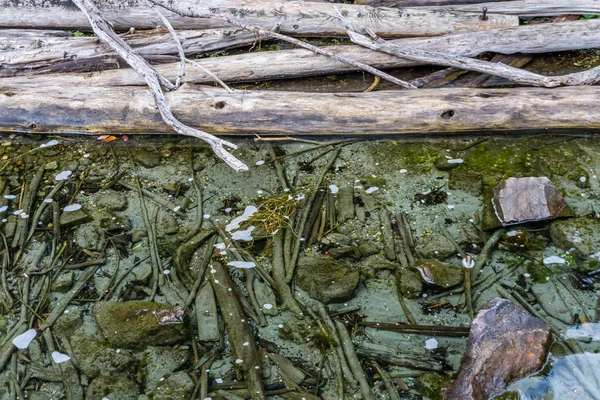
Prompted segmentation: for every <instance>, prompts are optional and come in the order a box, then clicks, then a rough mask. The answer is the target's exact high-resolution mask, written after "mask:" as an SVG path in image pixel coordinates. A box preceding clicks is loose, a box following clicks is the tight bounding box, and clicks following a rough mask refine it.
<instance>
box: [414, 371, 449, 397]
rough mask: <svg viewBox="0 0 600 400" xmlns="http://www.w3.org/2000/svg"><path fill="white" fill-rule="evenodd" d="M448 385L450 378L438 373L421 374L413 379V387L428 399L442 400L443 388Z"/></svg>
mask: <svg viewBox="0 0 600 400" xmlns="http://www.w3.org/2000/svg"><path fill="white" fill-rule="evenodd" d="M448 386H450V379H448V378H446V377H444V376H442V375H439V374H433V373H429V374H423V375H421V376H419V377H418V378H417V379H416V380H415V389H416V390H417V391H418V392H419V393H420V394H421V395H422V396H423V397H424V398H427V399H430V400H444V388H445V387H448Z"/></svg>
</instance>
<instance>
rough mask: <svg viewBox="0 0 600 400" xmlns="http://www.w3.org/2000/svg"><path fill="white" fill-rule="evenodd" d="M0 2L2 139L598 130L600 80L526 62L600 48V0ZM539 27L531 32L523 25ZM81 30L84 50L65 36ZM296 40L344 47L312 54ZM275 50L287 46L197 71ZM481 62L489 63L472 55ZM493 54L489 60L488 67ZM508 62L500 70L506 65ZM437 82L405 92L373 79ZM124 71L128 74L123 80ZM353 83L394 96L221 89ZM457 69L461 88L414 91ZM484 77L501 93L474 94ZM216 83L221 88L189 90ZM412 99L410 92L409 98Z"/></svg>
mask: <svg viewBox="0 0 600 400" xmlns="http://www.w3.org/2000/svg"><path fill="white" fill-rule="evenodd" d="M356 3H360V4H337V3H330V2H325V1H321V0H319V1H285V0H279V1H275V0H256V1H244V0H202V1H194V0H126V1H114V0H0V28H1V29H0V49H1V51H0V130H1V131H5V132H6V131H13V132H15V131H21V132H38V133H44V132H52V133H103V134H105V133H111V134H116V133H136V132H138V133H168V132H173V131H175V132H178V133H180V134H184V135H190V136H195V137H199V138H201V139H203V140H205V141H206V142H207V143H208V144H209V145H210V146H211V147H212V148H213V150H214V151H215V152H216V154H217V155H218V156H220V157H221V158H223V159H224V160H225V161H226V162H227V163H228V164H229V165H231V166H232V167H233V168H235V169H237V170H244V169H246V166H245V165H244V164H243V163H242V162H240V161H239V160H237V159H236V158H235V157H234V156H233V155H231V154H230V153H229V152H228V151H227V149H231V148H235V145H234V144H232V143H229V142H227V141H224V140H221V139H218V138H216V137H214V136H212V135H211V134H209V133H207V132H210V133H213V134H255V133H258V134H274V135H281V134H283V135H296V134H310V135H318V134H371V133H373V134H375V133H382V134H405V133H451V132H481V131H513V130H540V129H547V128H559V129H597V128H600V114H599V113H598V112H597V110H598V106H599V105H600V104H599V103H600V100H598V99H599V98H600V96H599V95H600V89H599V88H597V87H593V86H590V85H593V84H594V83H596V82H597V81H598V80H600V67H596V68H592V69H589V70H586V71H582V72H577V73H571V74H568V75H563V76H543V75H539V74H536V73H532V72H529V71H527V70H525V69H522V68H521V67H522V66H523V65H524V64H525V63H527V62H528V61H529V60H531V56H530V55H533V54H539V53H549V52H558V51H568V50H580V49H592V48H598V47H600V20H599V19H593V18H592V19H587V20H579V16H581V15H584V14H600V0H547V1H539V0H513V1H496V2H488V3H481V2H480V1H478V0H357V1H356ZM536 17H547V18H546V19H547V21H544V23H539V24H524V23H523V18H527V19H529V18H536ZM75 30H83V31H93V32H94V34H95V36H89V35H87V36H81V35H74V34H73V31H75ZM297 37H300V38H305V37H349V38H350V40H351V41H352V42H353V43H354V45H350V44H345V45H336V46H322V47H317V46H314V45H312V44H310V40H309V41H306V40H300V39H297ZM262 40H278V41H286V42H290V43H292V44H293V45H295V46H296V47H297V48H295V49H289V50H279V51H263V52H249V53H242V54H238V55H231V56H221V57H210V58H201V59H198V58H194V59H192V56H194V55H197V54H203V53H207V52H215V51H221V50H225V49H229V48H232V47H243V46H252V45H253V44H256V42H257V41H262ZM483 54H486V55H488V57H482V55H483ZM490 54H492V55H493V54H495V55H493V57H492V56H489V55H490ZM511 55H512V56H511ZM415 65H437V66H443V67H445V69H442V70H440V71H437V72H435V73H433V74H431V75H428V76H424V77H422V78H420V79H416V80H414V81H411V82H405V81H402V80H400V79H398V78H397V77H394V76H392V75H390V74H388V73H385V72H383V70H385V69H390V68H399V67H408V66H415ZM127 67H129V68H127ZM357 70H363V71H365V72H367V73H370V74H373V75H375V76H376V79H384V80H388V81H391V82H393V83H394V84H396V85H397V86H398V88H399V89H400V88H402V90H380V91H377V90H376V91H372V92H369V93H360V92H359V93H343V94H341V93H305V92H302V93H300V92H276V91H240V90H231V89H230V88H229V87H228V86H227V83H230V82H248V81H250V82H257V81H262V80H271V79H283V78H296V77H305V76H312V75H324V74H332V73H343V72H348V71H357ZM463 71H475V72H478V73H481V74H482V76H481V77H479V78H478V79H475V80H474V81H472V82H471V84H470V85H469V87H460V88H456V87H453V88H436V89H425V88H423V89H418V88H419V87H421V86H424V85H425V84H427V83H431V82H432V81H436V80H440V79H447V77H449V76H453V75H456V74H461V73H463ZM490 76H496V77H501V78H504V79H508V80H510V81H511V82H512V83H514V86H518V87H511V88H503V89H490V88H481V86H482V83H483V82H484V81H486V80H487V79H488V78H490ZM214 82H217V83H218V86H219V87H218V88H215V87H210V86H201V84H210V85H213V84H214ZM416 89H418V90H416Z"/></svg>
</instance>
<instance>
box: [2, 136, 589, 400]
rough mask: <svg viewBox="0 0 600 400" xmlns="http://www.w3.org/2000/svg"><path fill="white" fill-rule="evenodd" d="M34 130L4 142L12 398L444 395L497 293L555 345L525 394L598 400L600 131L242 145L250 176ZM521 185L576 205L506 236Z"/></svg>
mask: <svg viewBox="0 0 600 400" xmlns="http://www.w3.org/2000/svg"><path fill="white" fill-rule="evenodd" d="M34 139H35V138H34ZM34 139H27V140H28V142H27V143H19V142H18V141H17V139H16V138H15V139H11V138H8V137H6V138H3V143H2V146H0V161H1V164H0V220H1V221H2V222H1V224H0V261H1V263H2V270H1V275H0V371H1V372H0V399H2V400H3V399H5V398H6V399H14V398H23V397H25V396H29V398H35V399H49V398H69V399H83V398H84V397H85V398H90V399H96V398H97V399H103V398H107V399H111V400H113V399H138V396H140V397H139V398H140V399H143V398H150V399H171V398H194V399H198V398H200V399H206V398H212V399H222V398H255V399H261V398H265V397H268V398H287V399H302V398H305V399H316V398H322V399H340V398H349V399H352V398H377V399H386V398H393V399H395V398H398V397H399V398H403V399H404V398H406V399H421V398H431V399H440V398H442V397H441V396H442V395H443V391H444V389H445V388H448V387H449V386H450V385H451V384H452V381H453V379H455V378H456V377H457V375H458V371H459V369H460V366H461V360H462V358H463V356H464V354H465V347H466V342H467V340H466V336H467V335H468V334H469V328H470V326H471V322H472V320H473V318H472V317H471V316H470V313H471V312H472V313H473V316H475V315H476V314H477V312H478V311H479V310H480V309H481V308H482V307H484V306H485V305H486V304H487V303H488V302H489V301H490V300H491V299H494V298H497V297H507V298H509V300H510V301H511V302H513V303H514V304H516V305H517V306H519V307H521V308H524V309H526V310H527V312H528V313H532V314H535V316H537V317H539V318H541V319H543V320H544V321H546V322H547V323H548V324H550V325H551V327H552V329H553V332H554V338H555V340H556V343H554V345H553V347H552V349H551V352H552V356H551V357H550V361H549V364H548V368H546V369H545V370H544V375H543V376H534V377H530V378H525V379H522V380H520V381H518V382H516V383H513V384H512V385H511V386H510V387H509V390H510V391H512V392H513V393H514V392H519V393H520V395H521V398H523V399H528V398H531V399H534V398H550V397H549V396H552V395H553V396H554V398H555V399H567V398H568V399H571V398H573V399H575V398H581V399H588V398H590V399H592V398H594V399H597V398H600V394H599V393H598V387H600V386H599V385H598V383H597V382H596V379H597V378H596V375H595V374H596V370H598V365H597V363H598V358H597V357H598V356H597V354H595V353H596V352H598V351H600V341H598V337H600V336H599V332H600V326H599V325H598V318H599V315H598V314H599V313H598V311H597V306H596V297H597V290H598V286H599V285H600V280H599V279H598V278H599V276H600V275H599V274H598V271H599V270H600V263H599V262H598V254H600V219H599V218H598V214H597V212H598V206H597V199H598V198H599V197H600V183H599V180H598V176H597V172H598V170H599V169H600V141H599V140H596V139H593V138H575V139H573V138H567V137H543V138H541V137H540V138H523V139H514V140H497V139H491V140H487V139H470V140H446V139H445V140H435V141H414V140H413V141H382V142H369V141H348V142H339V141H336V142H333V143H332V144H330V145H327V144H322V145H318V144H315V143H314V142H307V143H304V142H301V141H296V142H291V143H282V142H273V143H274V145H271V144H269V143H265V142H261V141H258V142H251V141H240V143H239V144H240V150H238V151H237V152H236V157H239V158H240V159H242V160H243V161H244V162H245V163H246V164H247V165H250V166H252V167H251V169H250V171H248V172H247V173H235V172H233V171H231V170H230V169H229V168H228V167H227V166H226V165H224V164H223V163H222V162H220V161H219V160H218V159H215V158H214V157H213V156H212V154H211V153H210V151H209V150H208V149H207V148H206V147H204V146H201V145H199V144H198V142H196V141H193V140H191V139H188V138H175V139H174V138H172V137H170V138H130V139H129V140H128V141H127V142H125V141H122V140H119V139H117V140H114V141H112V142H110V143H103V142H98V141H92V140H83V139H76V138H41V139H39V140H37V141H36V140H34ZM511 177H516V178H524V177H547V178H549V180H551V182H552V183H553V185H555V186H556V188H557V189H558V191H559V192H560V194H561V195H562V196H563V197H564V199H565V201H566V204H567V205H568V206H569V207H568V209H569V211H570V212H571V214H569V215H568V216H563V217H564V218H560V219H558V220H552V219H548V220H544V221H538V222H533V223H527V224H522V225H516V226H511V227H510V228H508V229H506V231H507V232H505V231H504V230H503V229H502V228H501V227H500V226H499V224H498V221H497V219H496V220H494V218H495V217H494V212H493V207H492V203H491V193H492V190H493V188H494V187H496V186H497V185H498V184H499V183H500V182H502V181H505V180H506V179H507V178H511ZM511 206H512V205H511V204H510V203H508V204H503V207H511ZM507 210H508V208H507ZM490 218H491V219H490ZM465 279H469V280H467V281H465ZM465 282H470V284H469V285H466V284H465ZM483 319H484V318H482V319H481V320H483ZM557 333H558V334H557ZM543 350H544V351H546V350H547V349H543ZM542 356H544V357H545V354H543V355H542ZM510 363H511V360H507V361H506V364H510ZM492 372H493V371H492ZM548 393H551V394H548ZM235 396H237V397H235ZM278 396H279V397H278ZM506 396H510V394H506Z"/></svg>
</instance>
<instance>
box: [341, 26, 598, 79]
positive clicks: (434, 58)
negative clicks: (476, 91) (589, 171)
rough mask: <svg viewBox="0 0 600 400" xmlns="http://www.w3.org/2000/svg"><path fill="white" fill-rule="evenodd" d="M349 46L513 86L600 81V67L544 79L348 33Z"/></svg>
mask: <svg viewBox="0 0 600 400" xmlns="http://www.w3.org/2000/svg"><path fill="white" fill-rule="evenodd" d="M348 35H349V36H350V40H352V42H354V43H356V44H358V45H361V46H364V47H367V48H369V49H371V50H376V51H381V52H384V53H387V54H391V55H395V56H398V57H402V58H407V59H410V60H415V61H419V62H424V63H428V64H435V65H443V66H447V67H453V68H458V69H464V70H468V71H476V72H481V73H484V74H489V75H494V76H500V77H502V78H506V79H509V80H510V81H512V82H515V83H519V84H523V85H531V86H538V87H546V88H553V87H559V86H578V85H591V84H594V83H596V82H598V81H599V80H600V67H596V68H592V69H590V70H587V71H583V72H575V73H571V74H567V75H561V76H544V75H539V74H536V73H533V72H529V71H526V70H524V69H521V68H515V67H511V66H509V65H505V64H501V63H491V62H489V61H483V60H477V59H473V58H468V57H461V56H454V55H449V54H445V53H439V52H433V51H426V50H420V49H415V48H410V47H406V46H400V45H397V44H393V43H390V42H388V41H386V40H384V39H382V38H380V37H377V36H375V37H374V38H370V37H368V36H366V35H363V34H360V33H357V32H354V31H352V30H348Z"/></svg>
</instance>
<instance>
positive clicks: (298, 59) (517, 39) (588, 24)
mask: <svg viewBox="0 0 600 400" xmlns="http://www.w3.org/2000/svg"><path fill="white" fill-rule="evenodd" d="M390 42H391V43H396V44H400V45H403V46H407V47H411V48H416V49H427V50H430V51H443V52H446V53H447V54H451V55H462V56H469V57H472V56H476V55H477V54H480V53H482V52H488V51H489V52H496V53H503V54H511V53H529V54H534V53H546V52H556V51H565V50H577V49H590V48H597V47H600V20H588V21H576V22H563V23H556V24H539V25H525V26H520V27H514V28H503V29H494V30H490V31H482V32H473V33H468V34H467V33H464V34H455V35H449V36H441V37H433V38H420V39H418V38H407V39H395V40H391V41H390ZM173 49H175V46H173ZM328 49H329V50H331V51H334V52H336V53H338V54H340V55H343V56H344V57H347V58H352V59H355V60H357V61H361V62H364V63H369V64H370V65H372V66H375V67H377V68H397V67H408V66H414V65H419V64H420V63H419V62H418V61H411V60H407V59H403V58H398V57H394V56H390V55H387V54H383V53H379V52H373V51H370V50H366V49H364V48H362V47H360V46H330V47H328ZM0 57H1V56H0ZM197 62H198V64H200V65H202V66H203V67H205V68H207V69H208V70H210V71H212V72H214V73H215V74H216V75H217V76H219V78H221V79H222V80H224V81H226V82H245V81H260V80H268V79H280V78H292V77H303V76H312V75H324V74H331V73H335V72H347V71H352V70H353V69H354V67H352V66H350V65H347V64H343V63H340V62H337V61H333V60H331V59H329V58H327V57H323V56H319V55H317V54H314V53H312V52H310V51H308V50H304V49H295V50H281V51H270V52H260V53H252V54H240V55H234V56H224V57H215V58H205V59H201V60H197ZM2 68H3V67H2V66H0V75H2ZM156 69H157V70H158V71H159V72H160V73H161V74H163V75H164V76H165V77H167V78H169V79H172V80H174V78H175V77H176V75H177V69H178V65H177V63H169V64H164V65H157V66H156ZM13 72H14V71H13ZM35 72H36V71H35V70H34V71H28V70H25V71H20V72H19V74H26V73H30V74H33V73H35ZM212 81H213V80H212V78H211V77H210V76H208V75H207V74H205V73H204V72H202V71H200V70H198V69H196V68H191V67H188V68H187V69H186V76H185V78H184V82H188V83H210V82H212ZM144 84H145V82H144V81H143V79H142V78H141V77H139V75H138V74H137V73H136V72H135V71H133V70H131V69H119V70H113V71H103V72H98V73H85V74H65V73H62V74H53V75H47V76H38V77H35V76H33V77H30V76H28V77H15V78H10V80H8V79H0V87H2V86H5V85H29V86H62V85H85V86H90V85H92V86H128V85H144Z"/></svg>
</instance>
